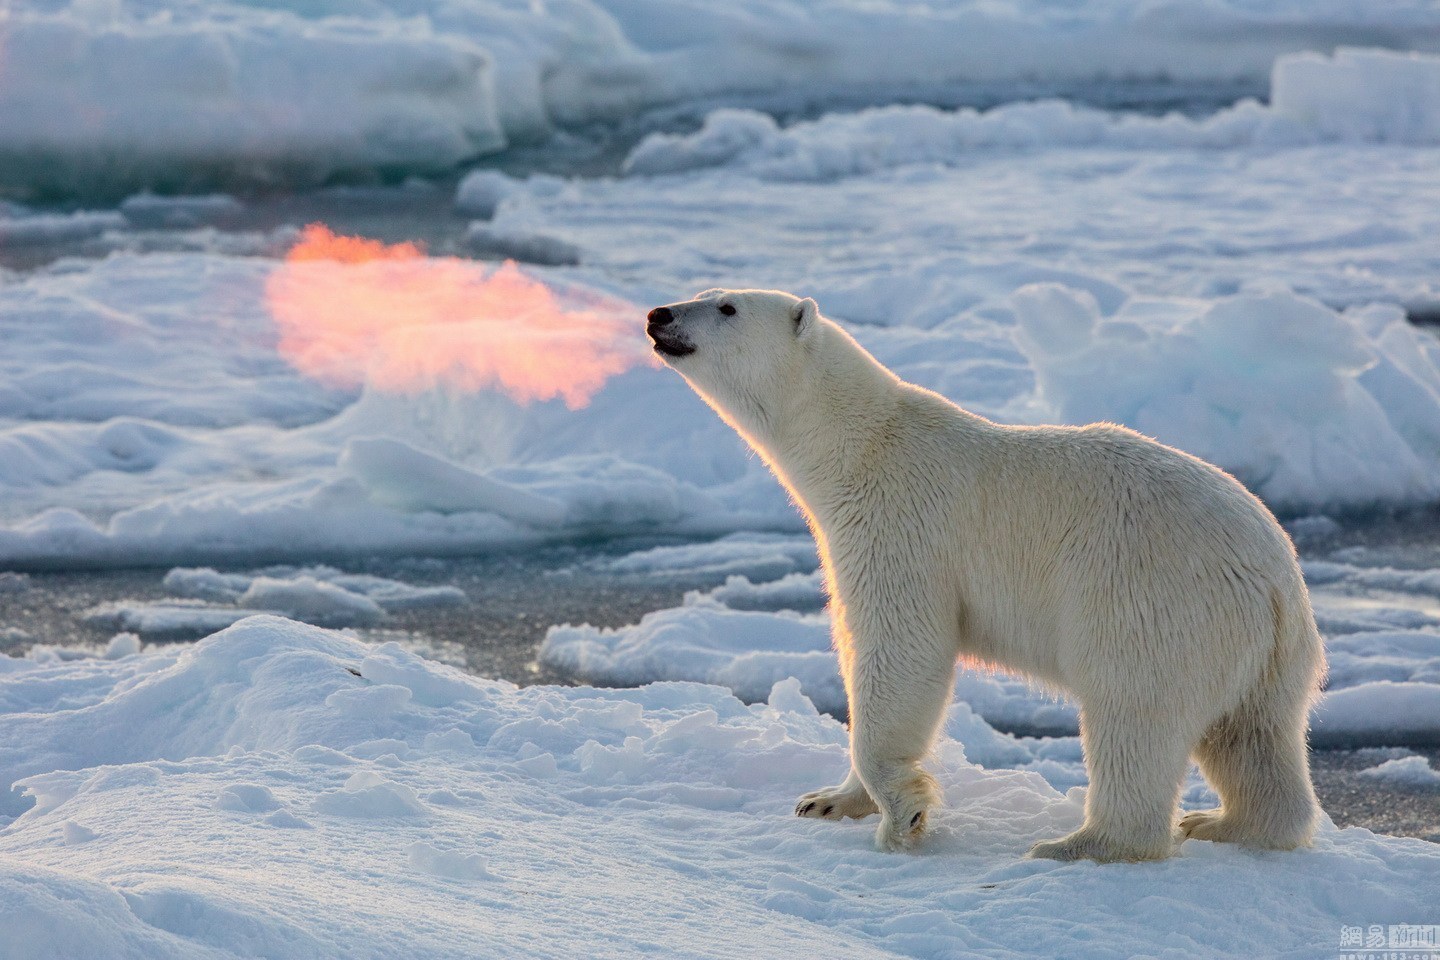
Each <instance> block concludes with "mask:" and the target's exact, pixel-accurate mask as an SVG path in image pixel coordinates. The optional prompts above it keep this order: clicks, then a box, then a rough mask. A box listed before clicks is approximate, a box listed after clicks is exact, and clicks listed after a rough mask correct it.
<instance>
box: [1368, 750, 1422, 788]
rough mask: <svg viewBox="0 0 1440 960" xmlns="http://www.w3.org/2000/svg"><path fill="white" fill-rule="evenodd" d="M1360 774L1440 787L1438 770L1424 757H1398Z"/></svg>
mask: <svg viewBox="0 0 1440 960" xmlns="http://www.w3.org/2000/svg"><path fill="white" fill-rule="evenodd" d="M1360 776H1362V777H1369V778H1370V779H1372V780H1384V781H1386V782H1387V783H1397V784H1403V785H1405V786H1409V787H1440V772H1437V771H1436V770H1435V768H1433V767H1431V766H1430V761H1429V760H1427V759H1425V758H1424V757H1419V756H1416V757H1400V758H1398V759H1395V760H1386V761H1385V762H1384V763H1381V764H1379V765H1377V766H1373V767H1370V768H1369V769H1366V770H1361V771H1360Z"/></svg>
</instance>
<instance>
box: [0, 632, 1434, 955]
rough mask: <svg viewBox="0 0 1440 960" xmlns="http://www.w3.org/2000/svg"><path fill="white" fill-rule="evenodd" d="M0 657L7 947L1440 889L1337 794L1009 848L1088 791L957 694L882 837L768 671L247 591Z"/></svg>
mask: <svg viewBox="0 0 1440 960" xmlns="http://www.w3.org/2000/svg"><path fill="white" fill-rule="evenodd" d="M3 662H4V663H5V664H6V665H5V666H4V667H3V669H0V711H3V712H0V770H4V771H6V774H5V775H6V777H7V778H14V779H16V780H18V781H20V789H21V790H22V791H23V795H22V794H19V793H16V794H11V799H10V800H9V801H8V806H7V807H6V814H5V816H6V817H7V819H8V820H9V824H8V826H7V827H6V828H5V829H3V831H0V891H3V892H0V914H3V921H4V923H5V929H6V931H7V943H9V944H10V945H11V954H12V955H14V956H17V957H27V958H28V957H40V956H63V955H67V951H68V953H69V954H70V955H74V954H77V953H85V954H86V955H106V956H117V957H119V956H146V957H187V958H188V957H217V958H218V957H232V956H254V955H266V956H275V957H290V956H301V955H307V954H312V953H316V952H331V953H334V952H340V953H344V954H346V955H353V956H366V957H369V956H375V957H379V956H386V955H395V954H401V953H403V954H404V955H405V956H407V957H414V958H417V960H426V958H431V957H461V956H476V955H484V956H521V955H524V956H557V957H558V956H579V955H584V956H601V957H605V956H622V955H634V954H635V953H637V952H640V951H643V950H647V949H655V945H657V944H666V945H669V946H667V947H666V948H665V949H666V950H669V951H673V950H674V949H677V946H676V945H682V944H683V947H680V948H678V949H681V950H682V952H684V953H685V954H686V955H691V956H735V955H745V956H756V957H772V956H773V957H779V956H820V955H827V956H847V957H870V956H874V957H880V956H895V955H902V956H911V957H941V956H955V955H959V954H965V955H973V956H987V957H1012V956H1013V957H1028V956H1034V955H1036V954H1037V953H1039V954H1045V955H1062V954H1069V955H1073V954H1076V953H1077V952H1088V951H1096V950H1104V951H1108V952H1113V953H1115V954H1117V955H1136V954H1161V955H1163V954H1164V952H1165V951H1167V950H1168V951H1172V952H1173V951H1179V953H1177V954H1176V955H1179V954H1180V953H1183V954H1184V955H1187V956H1194V955H1196V954H1205V955H1233V954H1240V953H1245V952H1253V950H1254V949H1255V947H1256V945H1257V944H1264V948H1265V952H1266V953H1267V955H1273V956H1277V957H1302V956H1314V955H1316V954H1317V953H1321V952H1325V951H1328V950H1333V949H1335V945H1336V944H1337V943H1338V942H1339V941H1338V937H1339V935H1340V926H1341V925H1342V924H1351V923H1357V922H1359V923H1372V922H1373V923H1379V924H1391V923H1413V922H1420V921H1422V920H1423V919H1424V918H1425V917H1426V916H1427V914H1426V911H1427V910H1429V909H1430V908H1431V907H1432V905H1433V903H1434V902H1435V901H1436V899H1437V897H1440V850H1437V848H1436V847H1435V846H1434V845H1431V844H1426V843H1424V842H1422V841H1418V840H1407V839H1398V838H1391V837H1380V836H1376V835H1373V834H1371V833H1369V832H1368V831H1365V830H1361V829H1348V830H1337V829H1335V828H1334V827H1333V826H1329V825H1328V824H1327V825H1325V826H1323V827H1322V829H1321V832H1320V834H1319V836H1318V838H1317V840H1316V845H1315V847H1314V848H1313V849H1311V850H1306V851H1299V852H1294V853H1255V852H1251V851H1247V850H1244V849H1239V848H1235V847H1230V846H1227V845H1213V844H1207V843H1203V842H1199V841H1189V842H1187V843H1186V844H1185V845H1184V846H1183V847H1182V849H1181V853H1180V856H1178V857H1177V858H1175V859H1172V860H1170V861H1167V862H1164V863H1158V864H1146V865H1139V866H1127V865H1119V866H1104V867H1102V866H1096V865H1094V864H1088V863H1082V864H1069V865H1062V864H1057V863H1050V862H1040V861H1026V860H1022V859H1020V857H1021V855H1022V854H1023V852H1024V850H1025V849H1026V848H1027V846H1028V844H1029V843H1030V842H1032V841H1033V840H1035V839H1038V838H1042V837H1048V836H1053V835H1056V834H1058V833H1060V832H1062V831H1065V830H1068V829H1072V828H1073V827H1074V826H1075V825H1076V824H1077V823H1078V822H1079V820H1080V816H1081V804H1082V801H1083V788H1080V787H1079V786H1074V788H1070V787H1067V788H1066V789H1067V790H1068V792H1060V791H1059V790H1057V789H1055V788H1054V787H1052V786H1051V785H1050V784H1049V783H1047V782H1046V780H1045V779H1044V777H1043V776H1042V775H1041V774H1040V773H1039V772H1036V771H1035V770H1031V769H1004V768H1003V766H1004V762H1003V761H1004V757H1005V755H1007V754H1008V756H1009V762H1010V763H1012V764H1028V763H1035V762H1037V760H1036V757H1035V753H1034V750H1035V749H1037V748H1032V747H1026V746H1024V743H1025V742H1023V741H1013V740H1007V739H1006V738H1004V737H1003V736H1001V735H998V734H995V733H994V732H993V731H989V735H988V737H987V736H986V735H984V733H983V731H984V729H985V728H984V726H983V724H982V723H980V722H979V721H977V720H976V719H975V718H974V717H973V715H969V716H966V715H965V714H963V713H952V717H951V720H950V723H949V725H947V730H949V729H954V730H957V731H964V733H965V735H966V739H967V741H973V742H974V743H976V745H977V750H976V753H977V754H979V753H987V752H988V753H990V754H993V756H992V757H991V759H993V760H995V761H998V762H997V764H996V767H997V768H995V769H987V768H982V767H980V766H976V765H974V764H973V762H972V761H971V760H970V759H967V752H968V746H969V744H968V742H967V744H965V745H962V744H961V743H959V742H956V741H955V740H952V739H950V738H949V737H948V736H947V737H945V738H944V739H942V741H941V743H940V744H939V746H938V747H937V749H936V752H935V756H934V757H933V758H932V760H931V761H930V762H931V766H932V768H933V769H934V770H935V771H936V774H937V776H938V778H939V781H940V783H941V786H942V789H943V791H944V794H945V806H944V807H943V808H942V809H941V810H939V811H937V813H936V815H935V817H934V820H933V823H934V826H933V829H932V833H931V836H930V838H929V839H928V840H927V841H926V843H925V844H924V846H923V848H922V849H921V851H920V852H919V853H918V854H916V855H906V856H894V855H887V854H881V853H878V852H876V851H875V850H874V849H873V848H872V833H873V822H860V823H855V822H845V823H842V824H832V823H824V822H817V821H806V820H801V819H798V818H795V817H794V816H793V815H792V813H791V807H792V806H793V802H794V797H795V796H796V795H798V794H799V793H801V792H803V791H805V790H808V789H812V788H814V787H815V786H817V785H819V784H822V783H829V782H832V781H835V780H836V779H838V777H839V776H840V775H841V774H842V773H843V769H844V765H845V762H846V761H845V746H844V744H845V731H844V728H843V727H842V726H841V725H840V724H839V723H837V722H836V721H834V720H832V719H830V718H828V717H825V716H821V715H819V714H817V713H816V712H815V710H814V708H813V707H812V706H811V705H810V704H809V703H808V701H806V700H805V698H804V697H803V696H802V695H801V693H800V691H799V688H798V686H797V685H796V684H795V683H793V682H784V683H780V684H778V685H776V687H775V688H774V690H773V691H772V692H771V693H770V695H769V697H768V699H767V701H766V702H761V703H757V704H755V705H753V706H746V705H744V704H742V703H741V702H740V701H738V700H736V699H735V698H734V697H732V696H731V695H730V694H729V693H728V692H727V691H724V690H722V689H719V688H716V687H710V686H702V685H697V684H673V683H672V684H655V685H652V686H649V687H645V688H642V689H632V690H615V691H610V690H594V689H589V688H560V687H534V688H529V689H523V690H522V689H517V688H515V687H513V686H511V685H510V684H506V683H502V682H497V681H489V680H482V679H478V678H474V677H469V676H466V675H464V674H461V673H459V672H457V671H454V670H452V669H450V668H447V667H443V666H440V665H437V664H434V663H431V662H427V661H424V660H421V659H419V658H417V657H415V656H413V655H411V654H408V653H406V652H405V651H403V650H401V649H400V648H398V647H396V646H395V645H393V644H387V645H383V646H369V645H366V644H364V643H361V642H360V641H357V640H355V639H353V638H350V637H346V636H342V635H339V634H334V633H328V632H325V631H322V630H318V629H316V628H312V627H306V626H303V625H299V624H295V623H292V622H289V621H284V620H279V619H276V618H270V617H261V618H255V619H251V620H247V621H244V622H242V623H240V624H237V625H236V626H234V627H232V628H230V629H229V630H226V631H224V632H222V633H220V634H217V635H215V636H213V637H210V638H208V639H206V640H204V641H202V642H200V643H198V644H195V645H193V646H189V647H185V648H162V649H157V650H153V651H149V652H145V653H142V654H139V655H136V656H130V657H125V658H123V659H120V660H114V661H106V660H79V661H72V662H67V663H60V664H46V663H37V662H33V661H11V660H8V659H7V660H5V661H3ZM351 670H355V671H358V672H359V673H360V674H361V676H359V677H357V676H355V675H354V673H352V672H351ZM1046 752H1048V753H1050V754H1052V757H1051V758H1050V759H1049V760H1046V759H1045V758H1044V757H1041V758H1039V762H1045V763H1049V764H1050V765H1051V767H1052V768H1053V769H1054V770H1055V771H1057V772H1058V771H1060V770H1064V769H1070V768H1072V767H1073V761H1072V760H1071V759H1070V758H1075V759H1078V756H1077V755H1078V748H1077V747H1076V745H1075V744H1074V743H1073V741H1072V742H1070V743H1063V742H1062V743H1056V744H1053V745H1052V746H1051V747H1050V748H1047V749H1046ZM576 838H583V842H577V839H576ZM1237 904H1243V905H1244V909H1243V910H1242V911H1240V912H1239V913H1238V914H1237V906H1236V905H1237ZM420 907H423V909H421V908H420ZM717 917H719V918H723V922H717V921H716V919H715V918H717Z"/></svg>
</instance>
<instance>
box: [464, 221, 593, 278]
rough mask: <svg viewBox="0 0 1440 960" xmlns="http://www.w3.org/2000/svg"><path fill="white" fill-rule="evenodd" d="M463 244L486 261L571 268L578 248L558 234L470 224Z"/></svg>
mask: <svg viewBox="0 0 1440 960" xmlns="http://www.w3.org/2000/svg"><path fill="white" fill-rule="evenodd" d="M465 245H466V246H467V247H469V248H470V252H471V253H474V254H475V255H476V256H477V257H482V258H484V259H486V260H519V261H520V262H521V263H538V264H542V265H544V266H547V267H573V266H575V265H577V264H578V263H579V262H580V255H581V254H580V248H579V247H577V246H575V244H573V243H570V242H569V241H567V240H562V239H560V238H559V237H550V236H546V235H545V234H541V233H517V232H513V231H507V230H496V229H494V228H493V227H490V226H488V225H486V224H484V223H473V224H471V225H470V229H469V230H467V231H466V232H465Z"/></svg>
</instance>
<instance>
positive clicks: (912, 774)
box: [850, 640, 955, 851]
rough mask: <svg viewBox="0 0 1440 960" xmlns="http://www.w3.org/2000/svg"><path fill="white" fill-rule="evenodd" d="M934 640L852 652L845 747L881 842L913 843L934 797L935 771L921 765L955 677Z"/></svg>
mask: <svg viewBox="0 0 1440 960" xmlns="http://www.w3.org/2000/svg"><path fill="white" fill-rule="evenodd" d="M936 647H938V645H930V644H924V645H921V644H915V645H913V646H911V645H909V641H908V640H907V641H904V642H903V643H897V644H896V645H895V646H893V647H891V648H889V649H883V650H875V651H858V652H857V657H856V664H855V666H856V673H855V680H854V683H853V684H852V686H851V700H850V753H851V761H852V763H853V764H854V769H855V773H856V774H858V776H859V780H860V782H861V783H862V784H864V786H865V789H866V792H867V793H869V795H870V797H871V798H873V801H874V803H875V805H876V806H877V807H878V808H879V810H880V826H879V827H878V828H877V829H876V831H875V845H876V846H877V847H879V848H880V849H881V850H891V851H893V850H906V849H909V848H910V847H913V846H914V845H915V843H916V842H917V841H918V840H919V839H920V837H921V835H922V834H923V833H924V832H925V826H926V818H927V816H928V815H929V811H930V808H931V807H933V806H935V805H936V804H937V803H938V802H939V799H940V788H939V785H938V784H936V782H935V778H934V777H932V776H931V775H930V774H929V773H927V772H926V771H925V770H924V769H923V768H922V767H921V766H920V761H921V759H922V758H923V757H924V756H925V754H926V753H928V752H929V750H930V744H931V742H932V741H933V740H934V738H935V731H936V729H937V728H938V727H939V725H940V718H941V716H942V714H943V713H944V711H945V707H946V705H947V704H949V702H950V698H951V695H952V692H953V689H954V684H955V676H954V672H955V655H954V653H953V652H950V653H948V654H944V653H941V652H940V651H939V650H938V649H936ZM927 653H928V655H926V654H927Z"/></svg>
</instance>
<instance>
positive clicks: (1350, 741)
mask: <svg viewBox="0 0 1440 960" xmlns="http://www.w3.org/2000/svg"><path fill="white" fill-rule="evenodd" d="M722 542H723V541H722ZM630 556H631V557H633V558H635V560H636V561H638V562H641V563H648V562H650V561H651V560H653V559H655V557H654V554H653V553H652V552H639V553H636V554H632V555H630ZM625 559H630V558H628V557H627V558H625ZM612 563H614V561H612ZM1305 570H1306V572H1307V575H1309V576H1310V580H1311V582H1310V586H1311V591H1312V596H1313V597H1314V601H1315V606H1316V609H1317V619H1318V621H1319V623H1320V626H1321V628H1322V630H1323V632H1324V633H1325V636H1326V645H1327V653H1328V656H1329V660H1330V674H1329V678H1328V682H1327V687H1326V693H1325V695H1324V697H1323V698H1322V700H1321V702H1320V704H1319V706H1318V707H1317V708H1316V710H1315V713H1314V714H1313V717H1312V725H1313V728H1312V731H1311V736H1312V740H1313V741H1314V742H1315V743H1317V744H1321V745H1325V746H1356V745H1367V744H1388V743H1401V744H1410V743H1430V742H1434V741H1436V738H1437V737H1440V732H1437V728H1436V720H1435V718H1436V717H1437V716H1440V604H1437V603H1436V602H1435V601H1434V597H1435V592H1434V589H1433V584H1432V582H1431V579H1432V578H1430V577H1429V571H1415V572H1411V571H1403V570H1395V569H1392V568H1386V567H1360V566H1355V565H1351V564H1344V563H1339V562H1335V561H1318V560H1315V561H1307V562H1306V563H1305ZM824 602H825V597H824V594H823V592H822V588H821V583H820V580H819V577H818V575H815V574H789V575H786V576H784V577H782V578H780V579H776V580H772V581H770V582H762V583H754V582H752V581H751V580H749V579H748V578H741V577H735V576H732V577H730V578H728V579H727V581H726V582H725V583H724V584H722V585H721V586H719V587H716V588H714V589H711V590H708V591H692V592H690V593H688V594H687V595H686V597H685V600H684V603H683V605H681V606H679V607H674V608H671V609H667V610H659V611H655V612H653V613H649V614H647V615H645V616H644V617H643V618H641V620H640V622H639V623H638V624H634V625H631V626H627V627H620V628H603V629H602V628H596V627H593V626H589V625H578V626H577V625H570V624H566V625H560V626H554V627H551V628H550V630H549V631H548V632H547V634H546V637H545V640H544V642H543V643H542V645H541V647H540V653H539V656H540V659H541V661H543V662H544V663H546V664H548V665H550V666H552V667H554V668H556V669H558V670H562V671H565V672H566V673H568V674H570V675H572V676H574V677H576V678H578V679H581V680H584V681H587V682H590V683H598V684H604V685H617V686H629V685H634V684H642V683H648V682H653V681H658V680H697V681H701V682H705V683H715V684H720V685H722V686H724V687H727V688H728V689H730V690H732V691H733V692H734V693H735V694H736V696H739V697H740V698H741V699H744V700H747V701H756V700H760V699H762V698H763V697H764V696H765V695H766V691H767V690H768V689H769V686H770V685H771V684H773V683H775V682H778V681H780V680H782V679H786V678H793V680H794V682H796V683H797V684H798V690H799V691H800V692H803V694H804V695H805V696H806V697H808V698H809V699H810V701H812V702H813V703H814V705H815V706H816V707H817V708H819V709H820V710H823V711H825V712H828V713H831V714H834V715H836V716H844V715H845V714H846V712H847V708H848V707H847V702H846V696H845V689H844V685H843V683H842V682H841V679H840V673H839V666H838V664H837V662H836V659H835V653H834V651H833V650H832V649H831V646H830V623H829V618H828V617H827V616H826V615H824V614H815V613H813V612H806V613H799V612H795V611H815V610H817V609H819V608H820V607H822V606H823V605H824ZM955 697H956V700H957V701H958V702H959V705H960V706H963V707H964V709H965V710H967V711H973V712H974V714H975V715H976V716H977V717H979V718H982V719H983V721H984V722H985V723H986V724H988V725H990V726H994V727H998V728H1000V729H1003V730H1007V731H1012V732H1016V733H1021V734H1026V735H1031V736H1055V735H1061V736H1064V735H1073V734H1074V733H1076V732H1077V731H1078V728H1079V726H1078V725H1079V715H1078V712H1077V710H1076V707H1075V705H1074V703H1073V702H1071V701H1070V700H1069V699H1068V698H1065V697H1062V696H1059V695H1057V694H1056V693H1054V692H1053V691H1049V690H1046V689H1043V688H1042V687H1040V686H1039V685H1037V684H1033V683H1029V682H1027V681H1026V680H1024V679H1020V678H1015V677H1011V676H1007V675H1006V674H1004V673H1002V672H998V671H987V670H986V669H984V667H983V665H980V664H974V663H969V662H962V664H961V669H960V671H959V673H958V675H957V677H956V681H955Z"/></svg>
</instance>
